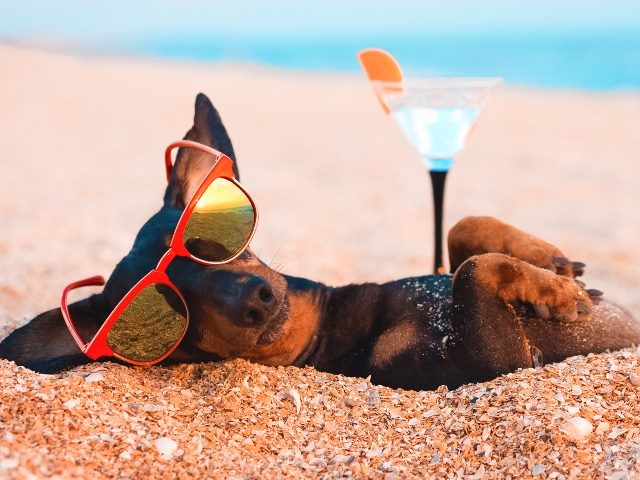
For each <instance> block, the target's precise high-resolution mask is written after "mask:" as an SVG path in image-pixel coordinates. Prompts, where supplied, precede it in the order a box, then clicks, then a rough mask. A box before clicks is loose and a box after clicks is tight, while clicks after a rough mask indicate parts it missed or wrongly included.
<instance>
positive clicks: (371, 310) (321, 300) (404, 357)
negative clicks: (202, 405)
mask: <svg viewBox="0 0 640 480" xmlns="http://www.w3.org/2000/svg"><path fill="white" fill-rule="evenodd" d="M195 109H196V110H195V120H194V125H193V127H192V128H191V129H190V130H189V132H188V133H187V135H186V137H185V138H187V139H190V140H195V141H198V142H201V143H204V144H207V145H210V146H212V147H214V148H216V149H218V150H220V151H222V152H225V153H226V154H227V155H229V156H231V157H232V158H234V153H233V148H232V146H231V141H230V140H229V137H228V136H227V133H226V130H225V128H224V126H223V124H222V122H221V120H220V117H219V115H218V112H217V111H216V110H215V109H214V107H213V105H212V104H211V102H210V101H209V99H208V98H207V97H206V96H205V95H203V94H200V95H198V97H197V98H196V106H195ZM234 159H235V158H234ZM208 161H209V160H208V159H207V157H204V156H198V154H195V153H193V152H190V153H185V152H182V154H181V155H179V156H178V160H177V162H176V166H175V168H174V169H173V173H172V178H171V179H170V182H169V186H168V187H167V190H166V194H165V197H164V204H163V206H162V208H161V209H160V211H158V213H156V214H155V215H154V216H153V217H151V219H149V221H147V223H146V224H145V225H144V226H143V227H142V229H141V230H140V232H139V233H138V235H137V237H136V239H135V243H134V245H133V248H132V249H131V252H129V254H128V255H127V256H126V257H124V258H123V259H122V261H120V263H119V264H118V265H117V266H116V268H115V270H114V271H113V273H112V274H111V277H110V278H109V280H108V282H107V284H106V286H105V288H104V290H103V292H102V293H100V294H97V295H93V296H91V297H89V298H87V299H85V300H82V301H79V302H77V303H74V304H72V305H71V306H70V310H71V313H72V316H73V318H74V320H75V321H76V322H77V323H78V324H79V329H80V332H81V334H82V336H83V337H84V338H90V337H91V336H92V335H93V334H94V333H95V332H96V331H97V329H98V327H99V326H100V325H101V323H102V322H103V321H104V319H105V318H106V317H107V315H108V314H109V313H110V311H111V310H112V308H113V307H114V306H115V305H116V303H117V302H118V301H119V300H120V299H121V298H122V296H123V295H124V294H125V293H126V292H127V291H128V290H129V289H130V288H131V287H132V286H133V285H134V284H135V283H136V282H137V281H138V280H139V279H140V278H141V277H142V276H143V275H145V274H146V273H147V272H149V271H150V270H151V269H153V268H154V267H155V265H156V264H157V262H158V260H159V258H160V256H161V255H162V254H163V253H164V252H165V251H166V250H167V244H168V242H169V240H170V238H171V234H172V233H173V230H174V228H175V225H176V223H177V221H178V218H179V217H180V214H181V211H182V209H183V208H184V206H185V203H186V202H187V200H188V198H185V197H186V196H188V194H189V193H188V192H193V189H194V186H197V185H198V184H199V183H200V182H201V181H202V179H203V178H204V176H205V175H206V173H207V171H208V169H209V168H210V166H211V165H209V164H208V163H207V162H208ZM448 240H449V257H450V259H451V263H452V265H451V271H452V272H453V275H428V276H423V277H415V278H405V279H402V280H397V281H394V282H389V283H385V284H374V283H366V284H363V285H348V286H344V287H336V288H334V287H328V286H326V285H323V284H321V283H318V282H314V281H312V280H307V279H303V278H296V277H291V276H287V275H281V274H280V273H278V272H276V271H274V270H272V269H271V268H269V267H268V266H267V265H266V264H264V263H263V262H262V261H260V260H259V259H258V258H257V257H256V256H255V255H254V254H253V253H252V252H251V251H250V250H247V251H245V252H244V253H243V254H242V255H241V256H240V257H238V258H237V259H236V260H234V261H232V262H231V263H228V264H224V265H219V266H204V265H201V264H198V263H196V262H193V261H190V260H187V259H184V258H178V259H176V260H175V261H174V262H173V263H172V264H171V266H170V267H169V270H168V274H169V277H170V278H171V280H172V281H173V283H174V284H175V285H176V286H177V287H178V288H179V289H180V291H181V292H182V294H183V295H184V297H185V299H186V301H187V304H188V307H189V312H190V318H191V322H190V325H189V329H188V331H187V334H186V337H185V339H184V340H183V342H182V343H181V344H180V346H179V347H178V349H177V350H176V351H175V352H174V353H173V354H172V355H171V356H170V357H169V358H168V359H167V360H166V361H165V362H166V363H176V362H202V361H210V360H222V359H230V358H236V357H241V358H246V359H249V360H252V361H255V362H258V363H262V364H265V365H298V366H303V365H310V366H313V367H315V368H317V369H318V370H321V371H324V372H332V373H342V374H345V375H352V376H363V377H366V376H368V375H371V379H372V381H373V382H375V383H378V384H383V385H388V386H392V387H402V388H407V389H432V388H435V387H438V386H439V385H441V384H444V385H447V386H448V387H450V388H453V387H457V386H459V385H461V384H464V383H467V382H477V381H483V380H488V379H491V378H494V377H496V376H498V375H500V374H504V373H507V372H512V371H514V370H515V369H517V368H523V367H532V366H536V365H540V364H542V363H546V362H555V361H559V360H562V359H564V358H566V357H569V356H572V355H581V354H587V353H589V352H602V351H605V350H609V349H619V348H622V347H627V346H630V345H632V344H638V342H639V341H640V323H638V322H637V321H636V320H634V319H633V318H632V316H631V315H630V314H629V313H628V312H627V311H625V310H624V309H622V308H620V307H618V306H616V305H614V304H612V303H610V302H607V301H606V299H603V298H601V297H600V296H599V293H600V292H597V291H595V290H586V289H585V288H584V284H582V283H581V282H579V281H577V280H575V277H576V276H577V275H579V274H581V273H582V270H583V267H584V265H582V264H580V263H578V262H570V261H569V260H567V258H566V257H565V255H564V254H563V253H562V252H561V251H560V250H558V249H557V248H555V247H554V246H552V245H550V244H548V243H546V242H544V241H542V240H539V239H537V238H535V237H533V236H531V235H528V234H526V233H524V232H522V231H520V230H517V229H515V228H513V227H511V226H508V225H505V224H504V223H501V222H500V221H498V220H495V219H493V218H489V217H473V218H472V217H469V218H465V219H463V220H462V221H460V222H459V223H458V224H457V225H456V226H455V227H454V228H453V229H452V230H451V231H450V233H449V239H448ZM0 358H5V359H9V360H13V361H15V362H16V363H18V364H20V365H24V366H26V367H28V368H31V369H33V370H35V371H38V372H55V371H58V370H60V369H64V368H67V367H71V366H74V365H79V364H81V363H86V362H88V361H89V359H88V358H86V357H85V356H84V355H83V354H82V353H81V352H80V351H79V350H78V347H77V345H76V343H75V342H74V340H73V339H72V337H71V335H70V334H69V331H68V330H67V327H66V326H65V322H64V320H63V318H62V315H61V312H60V309H59V308H56V309H54V310H50V311H48V312H45V313H42V314H41V315H38V316H37V317H36V318H34V319H33V320H31V321H30V322H29V323H28V324H26V325H25V326H23V327H22V328H19V329H18V330H16V331H14V332H13V333H12V334H11V335H9V336H8V337H7V338H6V339H5V340H4V341H3V342H2V343H1V344H0Z"/></svg>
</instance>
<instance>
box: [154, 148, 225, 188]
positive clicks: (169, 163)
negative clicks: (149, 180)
mask: <svg viewBox="0 0 640 480" xmlns="http://www.w3.org/2000/svg"><path fill="white" fill-rule="evenodd" d="M177 147H187V148H193V149H196V150H200V151H201V152H204V153H208V154H210V155H213V156H215V157H216V162H215V163H214V164H213V166H212V167H211V168H213V167H214V166H215V165H216V163H218V162H219V161H220V159H221V158H224V157H226V158H229V157H227V156H226V155H225V154H224V153H222V152H219V151H218V150H216V149H215V148H211V147H209V146H207V145H203V144H202V143H198V142H194V141H191V140H178V141H177V142H173V143H170V144H169V145H168V146H167V148H166V149H165V151H164V166H165V169H166V170H167V182H168V181H169V180H170V179H171V172H172V171H173V160H172V159H171V152H172V151H173V149H174V148H177ZM229 162H231V165H233V160H231V159H230V158H229ZM231 171H232V172H233V169H231ZM232 176H233V177H234V178H235V174H233V173H232Z"/></svg>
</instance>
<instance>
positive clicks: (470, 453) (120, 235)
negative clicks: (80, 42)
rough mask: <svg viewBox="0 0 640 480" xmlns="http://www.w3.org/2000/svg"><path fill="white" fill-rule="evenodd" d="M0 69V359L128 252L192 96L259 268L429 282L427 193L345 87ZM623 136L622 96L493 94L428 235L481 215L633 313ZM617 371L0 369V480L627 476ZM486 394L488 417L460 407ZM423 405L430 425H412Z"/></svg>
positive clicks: (115, 68) (226, 75)
mask: <svg viewBox="0 0 640 480" xmlns="http://www.w3.org/2000/svg"><path fill="white" fill-rule="evenodd" d="M354 61H355V60H354ZM0 65H2V69H1V73H0V86H1V87H2V88H0V112H1V113H0V142H1V145H2V175H0V195H1V201H0V218H2V226H3V228H2V233H1V234H0V338H2V337H4V336H5V335H6V334H8V333H9V332H10V331H12V330H13V329H14V328H15V327H17V326H19V325H21V324H23V323H24V322H25V321H27V320H28V319H29V318H31V317H32V316H33V315H35V314H37V313H39V312H41V311H44V310H46V309H50V308H54V307H55V306H56V305H57V302H58V300H59V296H60V293H61V291H62V288H63V287H64V286H65V285H66V284H67V283H68V282H70V281H72V280H76V279H78V278H83V277H86V276H90V275H94V274H109V273H110V272H111V270H112V269H113V266H114V265H115V263H116V262H117V261H118V260H119V259H120V258H121V257H122V256H123V255H124V254H125V253H126V252H127V251H128V249H129V248H130V246H131V244H132V242H133V238H134V236H135V234H136V232H137V230H138V229H139V227H140V226H141V225H142V223H143V222H144V221H145V220H146V219H147V218H148V217H149V216H150V215H151V214H152V213H153V212H154V211H155V210H157V209H158V208H159V206H160V202H161V197H162V193H163V189H164V186H165V182H164V178H163V176H164V169H163V159H162V152H163V149H164V146H165V145H166V144H167V143H169V142H170V141H172V140H175V139H178V138H181V137H182V135H183V133H184V132H185V131H186V130H187V128H188V127H189V126H190V121H191V118H192V115H193V101H194V98H195V94H196V93H197V92H199V91H203V92H205V93H207V94H208V95H209V97H210V98H211V99H212V101H213V102H214V104H215V105H216V107H217V108H218V109H219V111H220V113H221V115H222V117H223V120H224V121H225V124H226V126H227V129H228V131H229V132H230V135H231V137H232V139H233V142H234V147H235V150H236V154H237V157H238V162H239V166H240V171H241V176H242V183H243V185H244V186H245V187H246V188H247V189H248V190H249V191H250V192H251V194H252V195H253V196H254V198H255V199H256V201H257V203H258V207H259V209H260V219H261V220H260V224H259V226H258V232H257V234H256V237H255V239H254V241H253V249H254V251H256V252H257V253H258V254H259V255H260V256H261V257H262V258H263V259H264V260H265V261H267V262H269V263H270V264H271V265H272V266H274V268H276V267H277V268H279V269H281V270H282V271H284V272H285V273H287V274H292V275H301V276H306V277H310V278H313V279H316V280H321V281H324V282H326V283H328V284H332V285H338V284H344V283H350V282H361V281H385V280H390V279H394V278H400V277H405V276H412V275H420V274H424V273H428V272H429V270H430V268H431V263H432V257H431V255H432V245H433V241H432V238H431V236H432V233H431V221H432V215H431V202H430V199H429V195H430V192H429V187H428V183H427V177H426V175H425V173H424V171H423V168H422V166H421V165H420V164H419V162H418V160H417V159H416V157H415V154H414V153H413V151H412V150H411V148H410V147H409V146H408V145H407V143H406V141H405V140H404V138H403V137H402V135H401V133H400V132H399V131H398V130H397V128H396V127H395V126H394V125H393V123H392V121H391V120H390V119H389V118H387V117H385V116H384V115H383V114H382V113H381V112H380V111H379V107H378V106H377V105H376V102H375V101H374V100H373V98H372V94H371V92H370V90H369V88H368V86H367V85H366V84H365V83H364V82H363V79H362V78H361V77H360V76H358V75H347V74H344V75H338V74H320V73H304V72H285V71H279V70H271V69H268V68H264V67H259V66H250V65H207V64H198V63H192V62H177V61H173V62H170V61H154V60H147V59H137V58H130V59H111V58H87V57H76V56H71V55H66V54H60V53H47V52H40V51H35V50H30V49H26V48H21V47H17V46H13V45H3V46H0ZM639 124H640V95H637V94H624V93H608V94H604V93H601V94H596V93H577V92H570V91H545V90H536V89H524V88H516V87H505V88H502V89H501V90H499V91H498V92H496V94H495V95H494V96H493V97H492V98H491V101H490V103H489V105H488V107H487V109H486V111H485V113H484V115H483V117H482V121H481V122H480V123H479V125H478V127H477V128H476V129H475V131H474V132H473V135H472V137H471V138H470V139H469V142H468V146H467V148H466V149H465V151H464V153H463V154H461V155H460V157H459V159H458V160H457V161H456V165H455V167H454V170H453V171H452V172H451V173H450V178H449V183H448V185H447V200H446V202H447V203H446V224H447V226H451V225H453V223H454V222H455V221H456V220H457V219H459V218H461V217H462V216H464V215H469V214H487V215H494V216H496V217H499V218H501V219H502V220H504V221H507V222H509V223H512V224H514V225H516V226H518V227H521V228H523V229H525V230H528V231H530V232H531V233H534V234H537V235H539V236H541V237H543V238H545V239H546V240H548V241H551V242H553V243H554V244H556V245H558V246H559V247H560V248H561V249H563V250H564V252H565V253H566V254H567V255H568V256H569V257H571V258H572V259H575V260H581V261H584V262H585V263H586V264H587V274H586V276H585V280H586V281H587V284H588V286H589V287H593V288H599V289H601V290H603V291H604V292H605V294H606V295H607V296H608V297H609V298H611V299H613V300H616V301H618V302H619V303H621V304H623V305H625V306H627V307H628V308H629V309H631V310H632V311H634V312H636V313H640V288H639V287H640V263H639V262H638V261H637V260H636V258H635V255H636V252H637V247H636V239H637V238H640V217H639V216H638V213H637V208H638V205H640V189H638V186H637V185H638V181H639V179H640V166H639V165H638V158H637V155H638V154H637V152H638V151H640V135H638V127H637V126H638V125H639ZM639 361H640V354H639V353H638V352H637V351H636V350H633V349H632V350H627V351H625V352H622V353H612V354H603V355H597V356H591V357H589V358H577V359H572V360H570V361H568V362H566V364H567V366H566V367H562V368H561V367H559V366H548V367H545V368H544V369H538V370H528V371H524V372H519V373H517V374H514V375H511V376H507V377H503V378H500V379H497V380H496V381H494V382H490V383H488V384H480V385H476V386H470V387H465V388H463V389H460V390H458V391H455V392H448V393H447V392H439V393H416V392H402V391H393V390H390V389H386V388H379V387H374V386H371V385H370V384H368V383H367V382H364V381H363V380H362V379H347V378H340V377H333V376H330V375H326V374H321V373H318V372H314V371H313V370H310V369H305V370H300V369H295V368H279V369H275V368H266V367H259V366H256V365H252V364H249V363H247V362H242V361H239V362H233V363H230V364H226V365H224V364H205V365H198V366H187V365H184V366H178V367H175V368H152V369H134V368H127V367H123V366H117V365H113V364H102V365H97V364H96V365H90V366H87V367H83V368H80V369H76V370H72V371H70V372H67V373H63V374H61V375H55V376H42V375H38V374H35V373H33V372H29V371H27V370H25V369H22V368H18V367H16V366H15V365H13V364H11V363H10V362H0V378H1V379H2V393H1V394H0V396H1V399H0V476H6V477H16V478H20V477H27V476H29V475H35V476H36V477H44V476H50V475H53V474H58V475H61V476H63V477H67V476H68V477H73V476H75V477H85V476H89V475H91V476H97V477H100V476H118V475H119V476H125V477H126V476H129V475H132V474H133V472H140V476H143V475H142V474H144V476H148V475H155V474H157V475H158V476H160V475H163V476H164V475H170V474H177V475H182V476H185V477H187V476H189V475H196V476H202V475H204V474H205V473H206V474H209V475H213V474H217V475H219V476H220V477H221V478H226V477H230V478H237V477H240V478H242V477H252V476H255V477H262V476H274V477H282V476H287V475H289V476H293V477H300V476H308V477H314V476H317V477H333V476H341V475H343V476H346V475H352V476H362V475H365V474H367V475H373V476H397V477H406V476H416V477H420V476H421V475H422V474H431V475H441V476H443V477H447V476H451V477H455V476H456V475H471V474H475V473H478V472H479V476H480V477H481V476H483V475H486V476H488V477H500V478H503V477H504V476H506V475H509V474H510V475H513V477H514V478H517V477H521V476H522V475H525V476H526V475H533V474H535V475H541V476H542V477H547V476H548V477H550V478H556V477H557V478H562V476H565V477H567V478H569V477H572V476H573V477H575V478H580V477H584V478H593V477H604V476H608V478H627V477H633V476H634V475H636V476H638V475H639V473H638V472H640V464H639V463H638V460H637V458H638V457H639V451H640V450H639V449H640V445H638V428H639V425H638V423H639V420H638V418H639V417H640V403H639V402H638V399H637V394H638V388H639V387H638V385H637V383H636V384H634V383H633V381H632V380H633V379H636V380H637V375H638V374H640V373H639V372H637V368H638V364H639V363H640V362H639ZM612 364H615V365H616V367H615V369H612V368H611V365H612ZM566 369H569V370H566ZM567 371H571V374H570V375H568V374H567V373H566V372H567ZM91 372H94V373H95V374H99V376H101V377H102V379H99V380H98V381H96V382H87V381H86V379H85V378H84V377H85V376H86V375H89V374H90V373H91ZM567 376H568V377H569V378H570V379H569V380H567ZM316 377H317V378H322V379H323V380H321V381H317V380H316ZM245 379H246V381H245ZM363 382H364V383H363ZM522 383H526V384H527V385H529V387H527V388H530V390H526V388H525V387H521V384H522ZM245 384H246V385H248V387H247V386H246V385H245ZM575 385H578V387H579V388H580V390H581V392H582V394H581V395H573V396H571V395H570V392H571V391H576V390H575V389H573V387H574V386H575ZM254 387H255V388H259V390H260V392H258V391H257V390H255V388H254ZM365 387H366V388H365ZM490 388H495V389H496V390H495V391H492V392H493V393H492V395H495V399H494V400H495V401H494V400H492V399H493V398H494V397H492V396H490V395H489V396H482V399H483V400H482V401H478V402H474V403H473V404H472V403H471V401H470V398H471V397H473V396H477V395H478V394H479V392H484V391H489V390H490ZM572 389H573V390H572ZM374 390H375V392H376V393H377V394H378V396H379V401H378V403H376V404H375V405H369V404H368V403H367V399H368V398H369V393H368V392H370V391H374ZM185 391H189V392H190V393H184V392H185ZM292 391H295V392H296V394H297V395H299V397H300V410H299V412H298V411H297V408H296V403H297V402H296V394H292V393H291V392H292ZM521 391H530V392H532V393H531V395H524V396H523V395H520V393H519V392H521ZM122 392H126V393H127V394H128V395H129V397H126V398H123V395H122ZM176 392H177V393H176ZM495 392H498V393H495ZM534 393H535V395H537V396H535V395H534ZM557 394H560V395H561V396H562V397H563V401H560V400H558V399H555V395H557ZM185 395H186V396H187V397H188V398H189V399H190V400H189V401H185V399H184V398H183V397H184V396H185ZM318 395H322V396H324V397H323V398H321V399H320V400H314V399H315V398H316V397H317V396H318ZM372 395H373V394H372ZM549 395H551V396H549ZM547 396H549V398H547ZM174 397H175V398H174ZM347 397H349V398H351V397H353V400H348V401H347V400H345V398H347ZM373 398H374V399H375V395H373ZM532 398H545V400H544V401H542V400H541V401H540V402H542V403H537V404H536V405H535V408H533V407H534V406H531V405H529V404H530V403H531V399H532ZM75 400H77V402H76V401H75ZM66 402H71V403H69V404H68V405H67V406H65V404H66ZM313 402H316V403H315V404H314V403H313ZM483 402H484V403H483ZM554 402H556V403H554ZM147 403H148V404H149V405H156V406H157V407H156V406H151V407H148V408H149V409H147V407H145V405H146V404H147ZM477 403H480V404H481V405H480V407H475V405H477ZM69 405H70V406H69ZM132 405H133V406H132ZM434 405H435V406H437V408H438V409H439V410H437V412H439V413H442V412H443V411H444V413H445V415H444V416H442V415H440V414H438V415H435V414H429V415H426V416H425V414H426V413H427V412H429V411H430V410H432V409H433V408H435V407H434ZM472 405H473V406H472ZM527 405H529V407H527ZM539 405H546V406H547V407H548V408H540V407H539ZM492 406H493V407H495V408H497V409H498V410H497V411H492V412H493V413H491V414H489V413H486V414H487V415H489V420H486V419H485V420H482V412H484V411H485V410H487V411H488V409H490V408H492ZM187 407H188V408H187ZM448 408H451V409H452V410H451V411H447V409H448ZM475 408H480V410H478V411H477V412H476V411H475V410H474V409H475ZM252 409H253V410H252ZM469 409H471V410H469ZM483 409H484V410H483ZM253 411H255V413H251V412H253ZM416 412H417V413H416ZM447 412H448V413H447ZM452 412H453V413H454V414H455V415H453V416H452V417H451V418H456V419H457V420H453V421H452V422H449V423H448V422H447V418H446V415H448V414H451V413H452ZM494 414H495V415H497V417H495V419H494V416H495V415H494ZM574 416H581V417H584V418H585V419H586V420H587V421H589V422H590V423H591V424H592V426H593V432H592V433H591V434H590V435H589V436H588V438H586V439H585V440H580V441H578V442H577V443H573V442H571V441H569V439H568V438H567V437H566V434H565V433H562V431H561V427H562V425H564V422H566V421H567V420H568V419H569V418H571V417H574ZM302 417H305V418H307V420H305V421H304V422H302V420H301V418H302ZM325 417H326V418H325ZM319 418H320V419H322V418H325V420H318V419H319ZM414 418H415V419H417V422H418V423H416V421H414V420H412V419H414ZM252 419H253V420H255V423H253V420H252ZM327 419H331V420H329V421H330V422H334V423H329V425H330V427H331V428H329V427H328V426H327ZM301 422H302V423H301ZM409 422H411V423H409ZM518 422H523V423H522V425H521V424H520V423H518ZM603 422H606V423H607V424H608V427H607V428H606V429H604V427H600V424H602V423H603ZM457 423H461V424H462V425H463V426H462V427H460V426H459V425H458V426H456V427H455V428H454V424H456V425H457ZM485 424H486V425H485ZM464 425H469V427H468V428H465V427H464ZM480 426H482V428H480ZM484 428H490V429H491V430H490V431H489V433H488V434H486V435H485V434H484V433H483V432H484ZM598 428H600V433H598ZM114 429H115V430H114ZM118 429H119V430H118ZM616 429H621V430H624V432H622V433H619V430H616ZM494 430H495V432H497V433H494ZM512 431H515V432H516V433H515V436H513V435H511V434H509V432H512ZM500 432H502V433H500ZM613 432H615V434H613ZM507 434H509V435H507ZM101 435H103V436H104V437H101ZM485 436H486V438H483V437H485ZM107 437H108V438H107ZM163 437H167V439H168V440H160V441H159V442H158V440H159V439H161V438H163ZM505 438H506V439H508V441H507V440H505ZM172 441H175V442H176V445H177V446H176V447H175V449H173V450H172V447H173V444H172V443H171V442H172ZM438 442H440V443H438ZM157 445H160V447H161V450H162V449H163V448H164V450H163V452H164V457H165V458H166V459H165V458H163V457H162V455H161V453H160V452H159V451H158V448H157ZM252 445H253V446H252ZM476 445H481V446H480V447H478V446H476ZM482 445H488V447H487V448H489V449H490V453H489V454H486V453H485V454H483V455H480V450H478V449H479V448H480V449H483V448H484V446H482ZM169 450H172V452H171V454H170V455H169V454H167V452H168V451H169ZM556 450H557V451H558V452H559V453H557V454H552V453H551V452H553V451H556ZM482 451H483V452H484V450H482ZM61 452H64V453H61ZM124 452H129V453H128V454H127V453H124ZM371 452H373V453H371ZM550 455H551V456H550ZM435 456H438V458H439V459H438V460H437V461H435V462H434V457H435ZM351 457H353V459H351ZM518 458H519V459H520V460H517V459H518ZM445 459H446V460H445ZM509 459H515V460H513V461H512V460H509ZM536 465H541V466H540V467H536ZM137 469H142V470H137ZM154 469H157V470H154ZM541 469H542V470H541ZM575 469H577V470H575ZM555 471H557V472H558V475H557V476H552V475H554V474H553V472H555ZM349 472H350V473H349ZM612 475H613V476H612Z"/></svg>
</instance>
